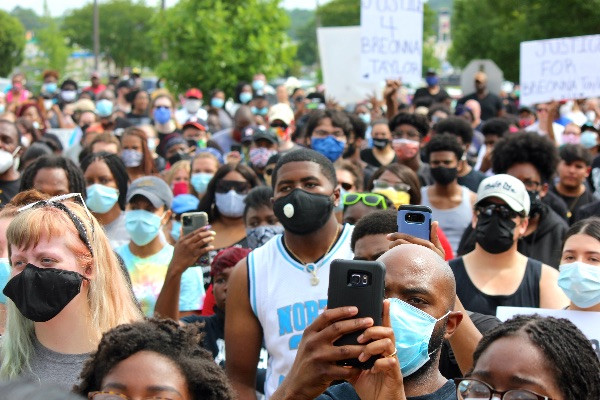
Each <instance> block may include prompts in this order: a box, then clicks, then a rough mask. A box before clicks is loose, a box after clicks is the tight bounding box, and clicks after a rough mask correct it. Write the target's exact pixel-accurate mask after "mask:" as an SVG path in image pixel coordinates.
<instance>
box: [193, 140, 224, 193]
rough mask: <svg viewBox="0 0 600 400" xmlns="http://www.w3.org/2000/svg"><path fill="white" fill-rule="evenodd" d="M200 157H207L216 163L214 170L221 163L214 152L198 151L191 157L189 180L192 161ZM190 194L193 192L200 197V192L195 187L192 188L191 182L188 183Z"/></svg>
mask: <svg viewBox="0 0 600 400" xmlns="http://www.w3.org/2000/svg"><path fill="white" fill-rule="evenodd" d="M200 158H208V159H211V160H213V161H214V162H215V165H216V169H215V171H216V170H218V169H219V167H220V166H221V164H220V163H219V159H218V158H217V156H215V155H214V154H212V153H209V152H208V151H203V152H201V153H198V154H196V156H195V157H194V158H192V162H191V163H190V180H191V179H192V169H193V166H194V162H195V161H196V160H198V159H200ZM190 194H193V195H194V196H196V197H200V194H199V193H198V192H196V189H194V186H192V185H191V184H190Z"/></svg>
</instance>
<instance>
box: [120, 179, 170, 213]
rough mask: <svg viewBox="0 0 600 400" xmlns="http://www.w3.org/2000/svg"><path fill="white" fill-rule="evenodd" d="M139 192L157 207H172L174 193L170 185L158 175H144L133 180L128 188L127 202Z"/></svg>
mask: <svg viewBox="0 0 600 400" xmlns="http://www.w3.org/2000/svg"><path fill="white" fill-rule="evenodd" d="M138 194H139V195H141V196H144V197H145V198H147V199H148V200H149V201H150V203H152V205H153V206H154V207H156V208H159V207H162V206H167V207H168V208H171V203H172V202H173V193H172V192H171V189H170V188H169V185H167V183H166V182H165V181H163V180H162V179H160V178H158V177H156V176H142V177H141V178H137V179H136V180H134V181H133V182H131V185H129V189H127V199H126V200H127V202H128V203H129V202H130V201H131V199H132V198H133V196H136V195H138Z"/></svg>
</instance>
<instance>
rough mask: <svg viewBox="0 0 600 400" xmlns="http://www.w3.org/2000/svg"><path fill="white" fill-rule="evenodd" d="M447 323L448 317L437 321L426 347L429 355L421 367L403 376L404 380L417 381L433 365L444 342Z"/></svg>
mask: <svg viewBox="0 0 600 400" xmlns="http://www.w3.org/2000/svg"><path fill="white" fill-rule="evenodd" d="M447 323H448V317H446V318H444V319H443V320H441V321H439V322H438V324H436V326H435V328H433V332H432V334H431V339H429V346H428V347H427V352H428V353H429V354H431V356H429V360H427V362H426V363H425V364H423V366H422V367H421V368H419V369H418V370H416V371H415V372H413V373H412V374H411V375H409V376H407V377H405V378H404V382H419V381H420V380H421V378H423V377H424V376H425V375H427V374H428V373H429V371H430V370H431V368H433V367H434V362H437V360H438V358H439V356H440V351H441V349H442V344H443V343H444V335H446V324H447ZM436 368H437V364H436Z"/></svg>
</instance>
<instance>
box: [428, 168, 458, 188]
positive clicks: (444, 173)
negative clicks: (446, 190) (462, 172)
mask: <svg viewBox="0 0 600 400" xmlns="http://www.w3.org/2000/svg"><path fill="white" fill-rule="evenodd" d="M457 174H458V169H456V168H446V167H435V168H431V177H432V178H433V180H434V181H436V182H437V183H439V184H440V185H448V184H449V183H451V182H452V181H453V180H455V179H456V176H457Z"/></svg>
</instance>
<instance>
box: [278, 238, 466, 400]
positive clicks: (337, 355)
mask: <svg viewBox="0 0 600 400" xmlns="http://www.w3.org/2000/svg"><path fill="white" fill-rule="evenodd" d="M378 260H379V261H381V262H383V264H384V265H385V267H386V277H385V297H386V298H387V299H399V300H401V301H402V302H404V303H405V304H404V306H403V307H401V308H402V310H408V311H403V312H396V311H394V308H392V311H391V313H390V314H391V315H390V317H391V320H392V321H393V320H394V318H395V317H396V318H400V319H404V320H406V319H407V318H410V319H411V321H412V320H413V318H416V316H417V315H419V314H420V315H421V316H425V314H427V315H428V316H429V317H431V318H429V317H427V316H425V318H427V319H429V320H430V321H433V320H437V321H436V322H435V325H434V327H433V332H432V334H431V335H430V336H422V337H419V335H418V334H411V335H405V336H404V337H402V338H399V339H398V338H396V339H395V338H394V334H393V329H394V325H395V324H394V323H392V328H391V329H390V328H385V325H386V324H385V315H386V310H388V309H389V308H386V307H390V306H389V305H386V303H387V302H388V301H389V300H386V302H384V324H383V325H384V327H373V326H372V325H373V320H372V319H371V318H358V319H352V316H354V315H356V313H357V310H356V309H355V308H354V309H352V308H348V307H340V308H335V309H330V310H326V311H325V312H323V314H321V315H320V316H319V317H318V318H317V319H315V321H314V322H313V323H312V324H311V325H310V326H309V327H308V328H306V330H305V331H304V335H303V337H302V341H301V342H300V346H299V349H298V353H297V355H296V359H295V361H294V365H293V366H292V370H291V371H290V373H289V374H288V375H287V376H286V378H285V380H284V381H283V382H282V383H281V385H280V387H279V389H278V390H277V391H276V392H275V393H274V395H273V396H272V397H271V399H314V398H317V399H319V400H337V399H344V400H347V399H350V400H359V399H363V400H366V399H369V398H377V399H384V398H404V397H386V395H383V394H382V393H381V392H378V393H379V395H375V394H374V393H375V392H377V391H375V390H373V385H374V384H375V383H374V382H370V383H371V385H370V386H369V385H365V377H367V376H368V375H369V374H371V373H372V372H371V371H362V370H358V369H356V368H347V367H340V366H338V365H336V362H337V361H341V360H344V359H348V358H355V357H358V356H359V355H360V354H361V353H363V352H366V351H367V350H365V349H366V348H367V347H368V345H355V346H343V347H336V346H333V344H332V343H333V342H334V341H335V340H337V339H338V338H339V337H341V336H342V335H344V334H346V333H349V332H353V331H356V330H364V329H367V328H368V329H367V330H366V331H365V333H364V336H369V337H374V335H370V334H368V332H370V330H373V329H379V330H380V331H383V330H385V329H387V331H386V332H388V333H389V334H388V336H387V338H388V339H390V343H395V340H399V341H401V342H402V345H403V346H402V347H403V348H404V347H409V346H411V345H415V346H416V345H418V343H423V342H426V343H428V348H427V353H428V355H429V359H428V360H427V361H425V362H424V363H417V364H414V360H408V359H403V354H405V352H404V351H403V350H402V348H398V350H399V352H398V354H397V357H399V358H400V359H399V360H397V361H396V363H395V365H396V368H398V367H399V366H402V368H407V367H413V368H409V369H406V373H405V375H407V376H404V377H403V379H401V381H400V383H399V385H398V383H397V382H393V374H392V373H389V374H385V375H384V377H383V379H382V380H381V381H382V382H383V383H381V382H379V383H380V384H381V386H382V390H383V389H384V388H387V389H389V388H392V387H397V386H399V387H403V395H405V396H406V398H407V399H409V400H410V399H411V398H414V397H418V398H419V400H446V399H453V400H454V399H456V388H455V386H454V382H453V381H451V380H447V379H446V378H444V377H443V376H442V374H441V373H440V372H439V370H438V363H439V355H440V349H441V346H442V342H443V340H444V339H447V338H449V337H450V336H452V334H453V333H454V331H455V330H456V328H457V327H458V325H459V324H460V322H461V320H462V313H461V312H458V311H452V310H454V300H455V297H456V284H455V281H454V275H453V274H452V270H451V269H450V267H449V266H448V264H446V262H445V261H444V260H443V259H442V258H440V256H438V255H437V254H436V253H435V252H433V251H432V250H430V249H428V248H426V247H424V246H419V245H415V244H406V245H401V246H396V247H394V248H392V249H391V250H388V251H387V252H385V253H384V254H383V255H382V256H381V257H379V259H378ZM392 301H394V302H395V303H400V302H398V301H397V300H392ZM407 305H408V306H407ZM396 310H397V309H396ZM423 313H425V314H423ZM414 339H420V340H417V341H416V342H415V341H414ZM369 354H376V353H373V352H369ZM393 354H394V351H393V350H392V351H390V349H389V348H388V349H382V351H381V352H380V353H379V355H381V356H382V357H385V360H388V356H390V355H393ZM421 361H424V360H423V359H422V360H421ZM398 363H399V364H398ZM419 364H420V365H419ZM415 367H416V370H414V372H413V371H412V369H415ZM410 372H412V373H410ZM335 380H347V381H349V382H353V385H351V384H350V383H347V382H346V383H342V384H339V385H335V386H332V387H329V385H330V384H331V382H333V381H335ZM386 380H389V382H387V384H386V382H385V381H386ZM321 393H322V394H321ZM319 394H321V395H320V396H319ZM359 396H360V397H359ZM387 396H390V394H389V393H388V394H387Z"/></svg>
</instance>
